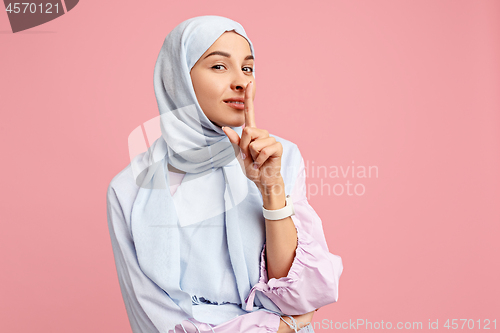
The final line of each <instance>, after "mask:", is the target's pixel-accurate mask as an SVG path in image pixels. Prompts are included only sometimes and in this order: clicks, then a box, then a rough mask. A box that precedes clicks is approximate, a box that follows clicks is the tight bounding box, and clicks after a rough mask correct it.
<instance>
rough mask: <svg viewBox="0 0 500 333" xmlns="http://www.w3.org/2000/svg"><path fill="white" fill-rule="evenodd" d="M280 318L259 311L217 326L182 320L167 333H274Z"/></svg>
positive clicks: (193, 320) (192, 320)
mask: <svg viewBox="0 0 500 333" xmlns="http://www.w3.org/2000/svg"><path fill="white" fill-rule="evenodd" d="M280 320H281V319H280V316H278V315H276V314H274V313H270V312H267V311H263V310H259V311H253V312H250V313H246V314H244V315H241V316H238V317H236V318H234V319H231V320H229V321H227V322H225V323H222V324H219V325H212V324H207V323H201V322H199V321H197V320H196V319H194V318H191V319H190V320H184V321H183V322H182V325H181V324H178V325H177V326H176V327H175V332H174V330H170V331H169V333H177V332H183V333H234V332H245V333H276V332H277V331H278V328H279V325H280Z"/></svg>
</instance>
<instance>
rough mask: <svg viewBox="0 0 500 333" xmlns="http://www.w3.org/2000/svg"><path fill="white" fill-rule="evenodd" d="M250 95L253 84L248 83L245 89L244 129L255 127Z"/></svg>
mask: <svg viewBox="0 0 500 333" xmlns="http://www.w3.org/2000/svg"><path fill="white" fill-rule="evenodd" d="M252 95H253V82H252V81H250V82H249V83H248V84H247V86H246V88H245V127H247V126H248V127H256V126H255V114H254V111H253V100H252Z"/></svg>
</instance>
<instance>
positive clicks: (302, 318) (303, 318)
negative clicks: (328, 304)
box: [276, 310, 316, 333]
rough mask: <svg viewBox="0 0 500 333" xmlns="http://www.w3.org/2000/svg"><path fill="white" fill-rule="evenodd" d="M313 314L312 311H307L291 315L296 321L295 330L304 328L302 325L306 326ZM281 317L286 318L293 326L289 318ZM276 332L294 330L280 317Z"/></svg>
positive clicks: (286, 332)
mask: <svg viewBox="0 0 500 333" xmlns="http://www.w3.org/2000/svg"><path fill="white" fill-rule="evenodd" d="M315 311H316V310H315ZM313 315H314V311H311V312H308V313H306V314H303V315H296V316H291V317H293V318H294V319H295V320H296V321H297V331H299V330H300V329H302V328H304V326H307V325H308V324H309V323H310V322H311V321H312V318H313ZM283 319H284V320H286V321H287V322H288V323H290V325H292V327H293V322H292V320H291V319H290V318H288V317H286V316H283ZM276 333H295V331H294V330H293V329H291V328H290V326H288V325H287V324H285V323H284V322H283V320H281V319H280V326H279V328H278V331H277V332H276Z"/></svg>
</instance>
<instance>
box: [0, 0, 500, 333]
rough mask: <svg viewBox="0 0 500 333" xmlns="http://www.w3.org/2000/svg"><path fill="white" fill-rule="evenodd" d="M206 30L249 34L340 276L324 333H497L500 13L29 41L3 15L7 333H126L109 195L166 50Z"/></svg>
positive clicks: (259, 23)
mask: <svg viewBox="0 0 500 333" xmlns="http://www.w3.org/2000/svg"><path fill="white" fill-rule="evenodd" d="M198 15H221V16H227V17H229V18H232V19H234V20H236V21H238V22H240V23H241V24H242V25H243V26H244V27H245V29H246V31H247V33H248V35H249V37H250V38H251V39H252V41H253V42H254V44H255V48H256V81H257V95H256V100H255V104H256V108H255V110H256V121H257V126H258V127H260V128H265V129H267V130H269V132H270V133H272V134H276V135H278V136H281V137H284V138H286V139H289V140H291V141H293V142H295V143H296V144H298V146H299V148H300V149H301V151H302V154H303V156H304V159H305V160H306V164H307V163H308V176H309V179H308V187H309V190H310V199H309V200H310V203H311V205H312V206H313V207H314V208H315V209H316V211H317V212H318V214H319V216H320V217H321V218H322V221H323V227H324V231H325V234H326V238H327V241H328V244H329V247H330V251H331V252H332V253H334V254H338V255H340V256H341V257H342V259H343V263H344V273H343V274H342V277H341V280H340V298H339V302H338V303H335V304H330V305H328V306H325V307H324V308H321V309H320V310H319V311H318V312H317V313H316V314H315V316H314V319H313V321H315V322H319V323H323V326H322V327H323V328H321V327H319V326H316V331H317V332H321V331H332V330H335V323H337V322H338V323H339V324H337V328H339V326H338V325H340V324H342V323H344V322H347V323H349V321H351V322H353V321H357V320H365V321H370V322H371V323H372V325H374V323H376V322H378V323H381V321H383V322H384V325H386V323H387V322H391V323H392V325H393V328H394V326H395V325H396V324H397V323H398V322H402V323H403V325H404V324H405V323H406V322H410V323H413V322H422V323H423V329H421V330H420V331H427V330H428V323H429V320H431V322H435V321H436V320H438V325H439V330H442V331H446V330H447V329H446V328H445V327H443V325H444V324H445V321H446V320H447V319H472V320H473V321H474V324H475V326H474V329H472V330H471V329H468V328H467V325H465V328H464V329H463V330H467V331H476V330H478V329H477V327H478V323H481V329H482V328H483V327H482V326H483V325H484V324H485V323H486V320H488V319H489V320H491V321H493V320H495V319H496V320H497V329H498V325H499V324H500V322H499V321H500V313H499V309H500V306H499V305H500V304H499V298H500V287H499V283H498V281H499V280H500V274H499V264H498V263H499V253H500V245H499V242H498V239H499V222H500V204H499V203H500V173H499V171H500V96H499V92H500V62H499V59H500V2H499V1H496V0H492V1H483V0H476V1H461V0H460V1H457V0H452V1H436V0H432V1H430V0H426V1H411V2H410V1H396V0H394V1H380V0H378V1H351V0H349V1H347V0H346V1H338V0H336V1H322V2H311V1H308V2H295V3H292V2H289V1H274V2H273V1H258V2H244V3H242V2H236V1H169V2H167V1H149V2H142V3H138V2H118V1H113V2H103V1H90V0H88V1H81V2H80V3H79V4H78V5H77V6H76V7H75V8H74V9H73V10H72V11H71V12H69V13H68V14H66V15H64V16H62V17H60V18H58V19H56V20H53V21H51V22H48V23H46V24H44V25H41V26H38V27H35V28H33V29H30V30H26V31H24V32H20V33H16V34H12V33H11V31H10V26H9V22H8V19H7V14H6V13H5V12H3V11H2V12H1V13H0V48H1V52H0V60H1V61H0V110H1V117H2V121H1V122H0V133H1V140H0V144H1V153H2V163H1V165H2V166H1V170H2V180H1V188H2V191H1V192H0V196H1V198H0V208H1V210H0V214H1V215H0V216H1V221H2V224H1V226H2V231H1V238H2V239H1V242H0V253H1V255H0V258H1V259H0V260H1V263H0V265H1V267H2V274H0V325H1V331H2V332H32V331H36V332H72V333H77V332H131V330H130V327H129V324H128V319H127V316H126V311H125V306H124V304H123V300H122V296H121V293H120V289H119V284H118V279H117V275H116V270H115V263H114V259H113V253H112V249H111V241H110V239H109V233H108V226H107V221H106V189H107V186H108V184H109V182H110V181H111V179H112V178H113V177H114V176H115V175H116V174H117V173H118V172H119V171H121V170H122V169H123V168H124V167H125V166H126V165H127V164H128V163H129V155H128V147H127V138H128V135H129V134H130V133H131V132H132V131H133V130H134V129H135V128H136V127H137V126H140V125H141V124H142V123H144V122H145V121H147V120H149V119H152V118H154V117H155V116H157V115H158V109H157V105H156V99H155V95H154V91H153V68H154V65H155V61H156V57H157V55H158V53H159V51H160V47H161V45H162V43H163V40H164V38H165V36H166V35H167V33H168V32H169V31H170V30H171V29H172V28H173V27H174V26H176V25H177V24H178V23H180V22H181V21H183V20H185V19H187V18H190V17H193V16H198ZM370 166H371V167H372V169H371V170H372V173H371V177H370V175H369V174H368V172H367V174H366V176H367V177H366V178H362V177H361V176H362V175H361V176H359V177H358V175H359V174H358V171H359V170H361V169H360V168H363V167H365V168H366V170H367V171H368V168H369V167H370ZM321 167H323V169H321ZM348 167H349V168H350V169H347V168H348ZM352 167H354V168H355V174H354V177H353V174H352V169H351V168H352ZM325 168H326V169H327V170H328V174H327V175H326V176H325V174H320V175H319V176H318V174H317V173H318V171H320V172H324V169H325ZM335 168H338V171H339V173H338V177H336V178H335V177H333V176H335V174H333V173H331V172H332V171H334V169H335ZM342 170H343V171H344V173H345V174H342ZM313 171H314V172H315V174H314V175H313V174H312V172H313ZM346 171H347V172H346ZM376 171H377V172H378V173H377V172H376ZM330 176H331V177H330ZM348 182H349V183H348ZM348 184H351V185H348ZM355 185H357V187H354V186H355ZM342 189H343V190H344V192H343V193H342V192H341V190H342ZM355 189H356V190H357V193H355V191H354V190H355ZM348 190H349V193H350V194H351V195H349V193H348ZM315 191H316V193H315V194H314V192H315ZM328 191H330V192H328ZM332 191H333V192H332ZM323 320H324V321H323ZM330 321H331V322H330ZM325 323H328V325H327V326H328V327H327V328H325V326H324V325H325ZM458 323H460V327H461V325H462V322H460V321H458ZM468 323H469V325H470V321H469V322H468ZM316 325H318V324H316ZM375 326H376V325H375ZM350 327H351V329H352V326H350ZM372 327H373V326H372ZM489 327H490V328H491V329H493V328H494V327H493V322H492V323H491V324H490V326H489ZM344 328H346V324H344ZM368 328H369V326H368ZM373 329H375V327H374V328H373ZM365 330H366V331H371V330H370V329H367V328H366V326H360V327H358V331H365ZM460 330H461V331H463V330H462V329H460Z"/></svg>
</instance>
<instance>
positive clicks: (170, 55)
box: [131, 16, 282, 331]
mask: <svg viewBox="0 0 500 333" xmlns="http://www.w3.org/2000/svg"><path fill="white" fill-rule="evenodd" d="M226 31H234V32H236V33H238V34H239V35H241V36H242V37H244V38H245V39H246V40H247V41H248V43H249V45H250V49H251V52H252V55H254V56H255V54H254V49H253V45H252V43H251V41H250V39H249V38H248V37H247V36H246V33H245V30H244V29H243V27H242V26H241V25H240V24H239V23H237V22H235V21H232V20H230V19H228V18H224V17H220V16H200V17H195V18H191V19H189V20H187V21H184V22H182V23H181V24H179V25H178V26H177V27H175V28H174V29H173V30H172V31H171V32H170V33H169V34H168V36H167V37H166V38H165V41H164V43H163V46H162V48H161V50H160V54H159V56H158V59H157V61H156V65H155V70H154V89H155V95H156V99H157V102H158V108H159V111H160V127H161V137H160V138H158V139H157V140H156V141H155V142H154V143H153V144H152V145H151V147H150V148H149V149H148V151H147V152H146V153H145V154H144V155H139V157H138V158H135V159H134V160H133V161H132V168H133V170H134V175H137V178H136V183H137V184H138V186H139V191H138V194H137V197H136V199H135V201H134V204H133V208H132V216H131V232H132V237H133V239H134V244H135V247H136V253H137V259H138V262H139V264H140V266H141V269H142V271H143V272H144V273H145V274H146V275H147V276H148V277H149V278H150V279H151V280H152V281H154V282H155V283H156V284H157V285H158V286H159V287H160V288H161V289H163V290H164V291H165V292H166V293H167V294H168V296H169V300H171V302H170V301H169V302H170V303H169V304H166V305H165V306H168V308H169V311H168V312H165V313H164V317H162V318H151V320H152V321H153V322H155V324H158V323H161V325H163V327H162V329H161V330H160V331H163V328H164V329H166V331H168V330H170V329H173V328H174V326H175V325H177V324H179V323H181V322H182V321H183V320H185V319H189V318H194V319H196V320H198V321H202V322H210V323H212V324H219V323H222V322H225V321H227V320H230V319H232V318H234V317H235V316H238V315H241V314H245V313H247V310H246V309H247V304H246V302H245V299H246V297H247V296H248V294H249V292H250V289H251V288H252V286H254V285H255V284H256V283H257V282H258V280H259V274H260V272H259V269H260V266H259V263H260V253H261V251H262V248H263V244H264V242H265V220H264V218H263V216H262V210H261V205H262V199H261V196H260V192H258V190H257V187H256V186H255V185H254V184H253V183H251V182H250V181H249V180H248V179H247V178H246V176H245V175H244V174H243V171H242V170H241V167H240V165H239V163H238V161H237V159H236V157H235V153H234V149H233V146H232V144H231V143H230V141H229V139H228V138H227V136H226V134H225V133H224V131H222V129H221V128H220V127H219V126H217V125H215V124H213V123H212V122H211V121H210V120H209V119H208V118H207V117H206V115H205V114H204V112H203V111H202V109H201V107H200V105H199V103H198V101H197V99H196V95H195V92H194V88H193V84H192V82H191V76H190V70H191V68H192V67H193V66H194V64H195V63H196V62H197V61H198V59H199V58H200V57H201V56H202V55H203V54H204V53H205V52H206V50H207V49H208V48H209V47H210V46H211V45H212V44H213V43H214V42H215V41H216V40H217V39H218V38H219V37H220V36H221V35H222V34H223V33H224V32H226ZM232 129H233V130H235V131H236V132H237V133H238V134H239V135H240V136H241V133H242V129H241V127H232ZM168 164H171V165H172V166H173V167H175V168H177V169H179V170H182V171H184V172H186V174H185V176H184V178H183V180H182V182H181V185H180V186H179V188H178V190H177V191H179V192H181V193H182V195H179V196H178V195H177V192H176V193H175V195H174V196H172V195H171V194H170V190H169V179H168ZM216 172H217V173H222V175H223V177H219V178H217V177H212V175H213V176H215V174H212V173H216ZM216 179H223V180H224V181H223V182H222V181H221V182H217V181H216ZM252 185H253V186H252ZM215 187H222V188H223V189H224V197H223V205H218V204H217V202H218V201H217V200H220V198H214V195H211V194H212V193H211V192H210V189H211V188H215ZM217 216H221V218H223V219H224V225H225V230H224V232H225V233H226V238H227V247H228V251H229V257H230V261H231V266H232V269H233V272H234V275H235V280H236V285H237V289H238V297H239V299H240V301H239V302H238V304H235V303H228V304H219V305H212V306H211V307H210V306H208V305H207V306H205V307H202V306H201V305H199V304H198V303H197V302H196V299H197V298H196V295H191V294H190V293H189V292H187V291H184V290H182V288H181V283H180V280H181V277H180V274H181V264H180V259H179V258H180V253H179V248H180V238H179V228H183V227H187V226H192V225H196V224H199V223H204V221H205V220H206V219H207V218H211V217H217ZM221 232H222V231H221ZM190 246H201V247H202V246H203V244H200V243H193V244H191V245H190ZM207 273H208V274H211V272H207ZM198 278H199V279H203V278H206V277H201V276H200V277H198ZM251 302H252V304H251V305H250V304H249V306H248V309H250V308H251V309H252V310H251V311H254V310H258V309H264V310H268V311H270V312H275V313H278V314H282V313H281V311H280V310H279V308H277V307H276V305H274V303H272V302H271V301H270V300H269V299H268V298H267V297H265V296H263V295H259V294H256V297H255V300H253V297H252V300H251ZM193 304H197V305H195V306H193ZM159 306H161V305H159ZM201 309H203V310H201ZM165 326H166V327H165Z"/></svg>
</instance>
